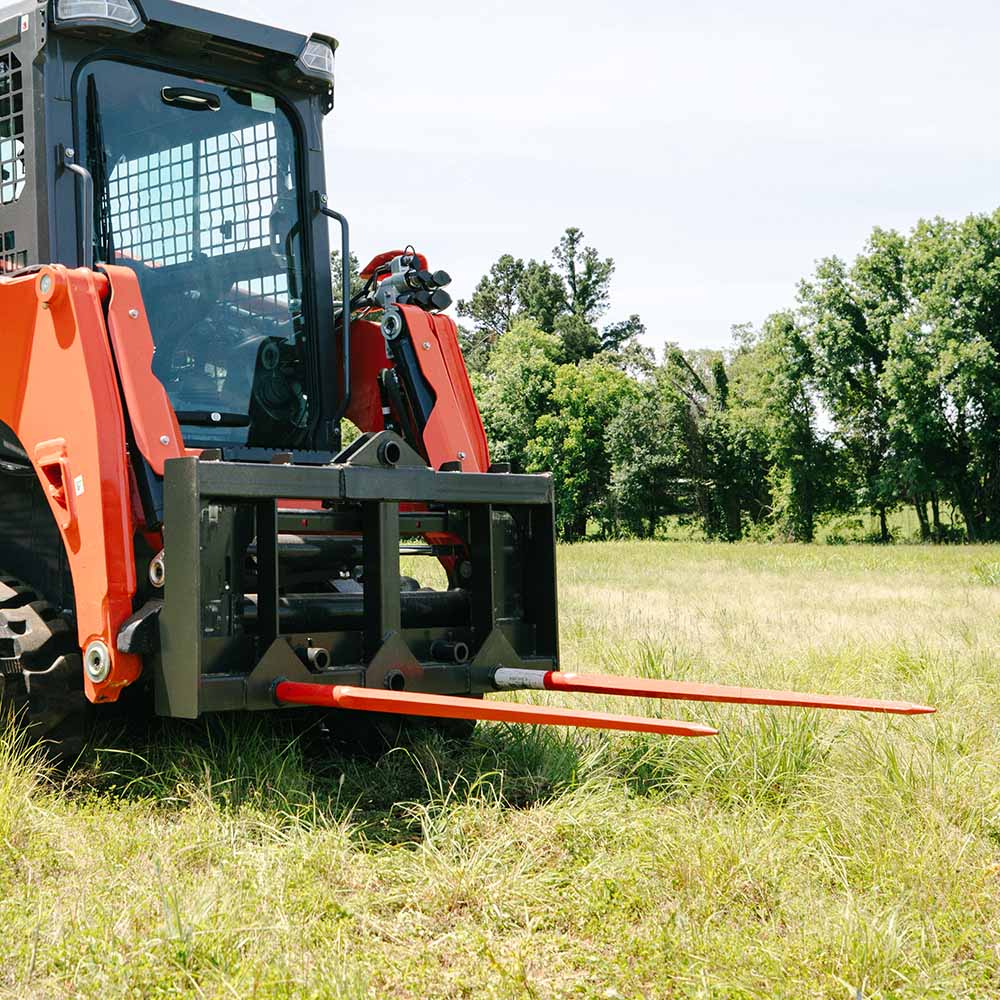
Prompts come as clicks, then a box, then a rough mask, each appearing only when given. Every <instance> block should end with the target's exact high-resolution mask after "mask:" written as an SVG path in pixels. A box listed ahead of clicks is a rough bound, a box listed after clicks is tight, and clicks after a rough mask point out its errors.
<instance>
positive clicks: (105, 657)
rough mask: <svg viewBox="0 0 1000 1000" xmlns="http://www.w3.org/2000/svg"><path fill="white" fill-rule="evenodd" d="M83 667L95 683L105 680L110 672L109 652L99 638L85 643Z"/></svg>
mask: <svg viewBox="0 0 1000 1000" xmlns="http://www.w3.org/2000/svg"><path fill="white" fill-rule="evenodd" d="M83 669H84V670H86V671H87V676H88V677H89V678H90V679H91V680H92V681H93V682H94V683H95V684H100V683H101V682H102V681H104V680H107V677H108V674H110V673H111V653H110V651H109V650H108V647H107V646H106V645H105V644H104V643H103V642H102V641H101V640H100V639H95V640H94V641H93V642H91V643H88V644H87V648H86V649H85V650H84V653H83Z"/></svg>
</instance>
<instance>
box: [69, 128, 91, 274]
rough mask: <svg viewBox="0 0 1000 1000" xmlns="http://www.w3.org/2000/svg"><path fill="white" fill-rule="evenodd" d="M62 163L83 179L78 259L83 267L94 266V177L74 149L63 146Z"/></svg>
mask: <svg viewBox="0 0 1000 1000" xmlns="http://www.w3.org/2000/svg"><path fill="white" fill-rule="evenodd" d="M62 165H63V166H64V167H65V168H66V169H67V170H71V171H72V172H73V173H74V174H76V175H77V177H79V178H80V179H81V180H82V181H83V246H82V248H81V251H80V259H81V261H82V262H83V266H84V267H89V268H93V266H94V178H93V177H92V176H91V175H90V171H89V170H88V169H87V168H86V167H84V166H81V165H80V164H79V163H77V162H76V150H75V149H73V148H72V147H69V146H63V149H62Z"/></svg>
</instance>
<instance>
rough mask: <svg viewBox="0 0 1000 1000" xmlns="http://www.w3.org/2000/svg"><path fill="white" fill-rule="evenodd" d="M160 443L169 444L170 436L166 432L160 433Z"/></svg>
mask: <svg viewBox="0 0 1000 1000" xmlns="http://www.w3.org/2000/svg"><path fill="white" fill-rule="evenodd" d="M160 444H170V438H169V437H167V435H166V434H161V435H160Z"/></svg>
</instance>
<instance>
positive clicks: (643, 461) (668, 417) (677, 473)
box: [607, 372, 690, 538]
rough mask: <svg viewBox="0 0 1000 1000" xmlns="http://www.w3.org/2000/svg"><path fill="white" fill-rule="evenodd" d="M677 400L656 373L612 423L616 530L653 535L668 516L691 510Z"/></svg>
mask: <svg viewBox="0 0 1000 1000" xmlns="http://www.w3.org/2000/svg"><path fill="white" fill-rule="evenodd" d="M676 403H677V397H676V394H675V393H674V391H673V390H672V389H671V388H670V387H669V386H667V385H666V384H665V383H664V380H663V379H662V378H660V377H656V375H655V374H654V373H652V372H651V373H649V377H646V378H644V379H643V380H642V381H637V382H636V383H635V391H634V392H633V393H629V394H628V395H627V396H626V397H625V399H624V400H623V401H622V403H621V406H620V408H619V409H618V412H617V413H615V415H614V416H613V417H612V418H611V422H610V423H609V424H608V430H607V447H608V454H609V456H610V458H611V500H612V502H613V516H614V525H615V528H616V530H617V531H625V532H627V533H629V534H633V535H638V536H640V537H644V538H652V537H653V536H654V535H655V534H656V528H657V525H658V524H659V522H660V520H661V518H662V517H663V516H664V515H666V514H685V513H689V512H690V511H689V508H688V507H687V506H686V505H685V504H684V502H683V499H682V497H683V495H684V493H685V487H684V478H685V471H684V469H683V468H682V464H681V463H682V460H683V457H684V441H683V438H682V426H681V425H679V423H678V421H677V419H676V418H677V415H678V410H677V407H676Z"/></svg>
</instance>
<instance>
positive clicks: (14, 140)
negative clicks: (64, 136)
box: [0, 52, 28, 272]
mask: <svg viewBox="0 0 1000 1000" xmlns="http://www.w3.org/2000/svg"><path fill="white" fill-rule="evenodd" d="M25 156H26V150H25V144H24V78H23V71H22V69H21V62H20V60H19V59H18V58H17V56H16V55H14V53H13V52H3V53H0V205H10V204H13V203H14V202H15V201H17V200H18V198H20V197H21V195H22V193H23V192H24V185H25V177H26V171H25V162H24V161H25ZM27 263H28V254H27V252H26V251H24V250H18V249H17V245H16V236H15V234H14V230H13V229H6V227H2V226H0V272H2V271H15V270H17V269H18V268H19V267H26V266H27Z"/></svg>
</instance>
